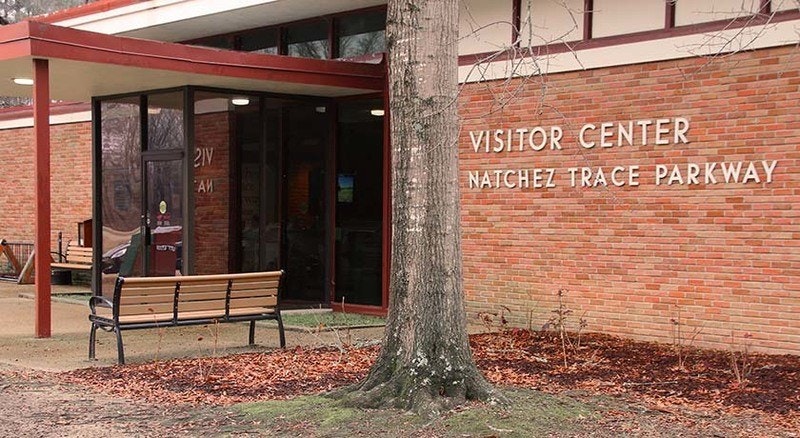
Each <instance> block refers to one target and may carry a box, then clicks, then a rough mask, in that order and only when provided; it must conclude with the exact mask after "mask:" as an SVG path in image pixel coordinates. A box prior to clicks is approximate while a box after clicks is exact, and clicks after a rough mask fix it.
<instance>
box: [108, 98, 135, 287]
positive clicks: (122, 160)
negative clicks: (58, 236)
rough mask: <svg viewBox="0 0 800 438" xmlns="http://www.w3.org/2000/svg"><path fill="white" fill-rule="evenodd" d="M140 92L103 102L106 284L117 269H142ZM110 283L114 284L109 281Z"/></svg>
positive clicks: (121, 272)
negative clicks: (140, 243)
mask: <svg viewBox="0 0 800 438" xmlns="http://www.w3.org/2000/svg"><path fill="white" fill-rule="evenodd" d="M139 108H140V106H139V97H138V96H136V97H131V98H125V99H118V100H107V101H103V102H101V104H100V143H101V144H100V147H101V149H102V161H101V173H102V182H101V188H100V192H101V195H100V196H101V202H102V223H103V238H102V241H103V247H102V252H103V255H102V262H101V263H102V266H101V270H102V273H103V286H102V288H103V290H104V291H105V292H106V293H107V294H109V293H111V291H113V282H114V281H115V279H116V277H117V275H125V276H131V275H133V276H136V275H141V261H139V262H138V263H137V260H141V258H140V255H139V254H138V251H137V250H138V243H139V241H140V239H139V229H140V228H139V226H140V223H141V219H140V218H141V212H140V210H141V205H142V190H141V188H142V180H141V178H142V171H141V155H140V153H141V146H140V132H141V130H140V123H139V122H140V112H139ZM109 284H110V285H111V286H110V287H109Z"/></svg>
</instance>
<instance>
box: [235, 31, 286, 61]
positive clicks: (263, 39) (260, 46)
mask: <svg viewBox="0 0 800 438" xmlns="http://www.w3.org/2000/svg"><path fill="white" fill-rule="evenodd" d="M240 38H241V40H240V41H241V50H243V51H245V52H255V53H266V54H270V55H277V54H278V30H277V29H275V28H270V29H257V30H254V31H251V32H247V33H245V34H242V36H241V37H240Z"/></svg>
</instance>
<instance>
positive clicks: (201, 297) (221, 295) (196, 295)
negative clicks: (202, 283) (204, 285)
mask: <svg viewBox="0 0 800 438" xmlns="http://www.w3.org/2000/svg"><path fill="white" fill-rule="evenodd" d="M225 295H226V293H225V291H224V290H223V291H217V292H191V293H185V292H184V291H181V293H180V295H179V296H178V307H180V305H181V304H180V303H185V302H191V301H208V300H223V301H224V300H225ZM223 307H224V304H223ZM179 310H180V309H179Z"/></svg>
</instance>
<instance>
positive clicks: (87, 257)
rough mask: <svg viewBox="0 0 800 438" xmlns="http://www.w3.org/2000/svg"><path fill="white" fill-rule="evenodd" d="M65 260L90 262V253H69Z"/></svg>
mask: <svg viewBox="0 0 800 438" xmlns="http://www.w3.org/2000/svg"><path fill="white" fill-rule="evenodd" d="M67 261H68V262H71V263H92V255H91V254H89V255H75V254H70V255H69V257H67Z"/></svg>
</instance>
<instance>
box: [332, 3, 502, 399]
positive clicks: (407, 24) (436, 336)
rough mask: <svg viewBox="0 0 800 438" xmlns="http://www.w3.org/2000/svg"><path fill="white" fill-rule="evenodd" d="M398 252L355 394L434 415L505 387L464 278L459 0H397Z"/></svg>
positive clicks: (392, 75)
mask: <svg viewBox="0 0 800 438" xmlns="http://www.w3.org/2000/svg"><path fill="white" fill-rule="evenodd" d="M386 33H387V43H388V47H389V54H390V55H389V56H390V63H389V88H390V101H389V105H390V109H391V141H392V169H393V172H392V200H393V203H392V260H391V280H390V286H389V288H390V298H389V317H388V320H387V325H386V334H385V336H384V340H383V348H382V349H381V352H380V355H379V357H378V360H377V362H376V363H375V365H374V366H373V367H372V369H371V371H370V373H369V376H368V377H367V378H366V380H364V381H363V382H361V383H360V384H359V385H357V386H356V387H355V390H354V391H352V392H350V393H349V394H347V396H346V397H345V401H346V402H351V404H355V405H358V406H362V407H396V408H401V409H409V410H413V411H416V412H419V413H424V414H428V415H436V414H438V413H439V412H441V410H443V409H450V408H452V407H453V406H457V405H459V404H462V403H463V402H464V401H466V400H476V399H477V400H488V399H490V398H499V395H498V394H497V393H496V392H495V391H494V389H493V388H492V387H491V385H489V384H488V383H487V382H486V380H485V379H484V378H483V376H482V375H481V373H480V371H478V369H477V367H476V366H475V363H474V361H473V360H472V353H471V351H470V347H469V343H468V338H467V330H466V313H465V310H464V293H463V287H462V278H461V270H462V263H461V226H460V212H459V210H460V200H459V186H458V132H459V119H458V110H457V94H458V78H457V73H458V51H457V49H458V44H457V41H458V0H390V1H389V10H388V19H387V32H386Z"/></svg>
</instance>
